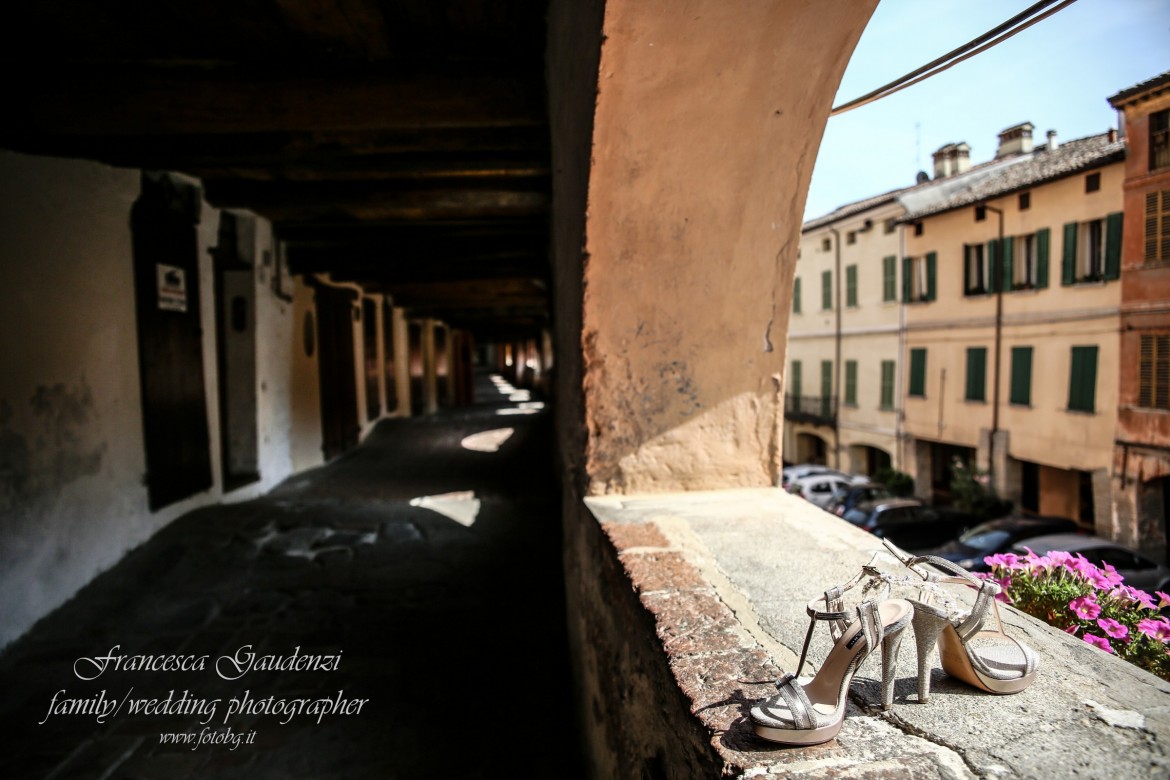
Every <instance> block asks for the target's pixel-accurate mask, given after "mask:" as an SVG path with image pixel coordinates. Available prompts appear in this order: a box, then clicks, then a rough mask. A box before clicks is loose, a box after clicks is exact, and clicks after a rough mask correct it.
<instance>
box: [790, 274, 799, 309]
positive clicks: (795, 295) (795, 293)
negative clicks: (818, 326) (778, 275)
mask: <svg viewBox="0 0 1170 780" xmlns="http://www.w3.org/2000/svg"><path fill="white" fill-rule="evenodd" d="M792 313H793V314H800V277H799V276H798V277H796V278H795V279H794V280H792Z"/></svg>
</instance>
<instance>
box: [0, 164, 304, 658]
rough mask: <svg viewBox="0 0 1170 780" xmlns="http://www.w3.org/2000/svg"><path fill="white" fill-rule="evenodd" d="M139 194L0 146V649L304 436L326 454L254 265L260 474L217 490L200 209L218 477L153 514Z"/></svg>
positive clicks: (210, 302)
mask: <svg viewBox="0 0 1170 780" xmlns="http://www.w3.org/2000/svg"><path fill="white" fill-rule="evenodd" d="M139 191H140V179H139V172H138V171H128V170H118V169H114V168H109V167H106V166H103V165H98V164H94V163H87V162H77V161H68V160H56V159H46V158H38V157H30V156H24V155H17V154H10V153H3V154H0V242H2V243H0V310H3V311H4V312H5V322H6V327H4V328H3V329H0V359H2V361H3V366H4V371H2V372H0V602H2V603H3V604H4V605H5V609H4V610H3V611H2V612H0V647H2V646H4V645H6V644H8V643H9V642H10V641H12V640H13V639H14V638H15V637H17V636H19V635H20V634H21V633H22V632H23V631H24V630H26V629H27V628H28V627H29V626H31V625H32V623H33V622H35V621H36V620H37V619H38V618H39V617H41V616H42V615H44V614H45V613H47V612H48V611H49V610H51V609H53V608H54V607H56V606H58V605H59V604H61V603H62V602H63V601H65V600H66V599H67V598H69V597H70V596H71V595H72V594H73V593H74V592H76V591H77V589H78V588H80V587H81V586H82V585H84V584H85V583H86V582H88V581H89V580H90V579H91V578H92V577H93V576H95V575H96V574H97V573H99V572H100V571H102V570H103V569H105V568H107V567H109V566H110V565H111V564H113V563H115V562H116V561H117V560H118V559H119V558H120V557H121V556H122V554H123V553H125V552H126V551H127V550H128V549H130V548H132V547H134V546H135V545H137V544H139V543H141V542H142V541H144V540H145V539H147V538H148V537H149V536H150V535H151V534H152V533H153V532H154V531H156V530H158V529H159V528H161V527H162V526H164V525H166V524H167V523H168V522H170V521H171V520H173V519H174V518H176V517H178V516H179V515H180V514H182V513H184V512H187V511H189V510H191V509H192V508H195V507H197V506H201V505H203V504H207V503H210V502H213V501H217V500H220V499H223V498H229V499H230V500H238V499H243V498H247V497H250V496H253V495H256V494H257V493H260V492H263V491H265V490H267V489H268V488H270V487H271V486H273V485H275V484H276V483H278V482H279V481H281V480H282V479H284V478H285V477H287V476H288V475H289V473H291V471H292V469H293V460H294V458H293V457H292V453H293V452H295V451H298V449H299V448H302V447H311V446H313V445H312V444H306V441H307V442H316V446H317V462H319V460H320V449H319V443H320V422H319V416H318V414H317V413H314V412H304V408H305V405H304V403H303V402H302V399H299V398H294V390H293V384H292V383H293V379H294V376H296V375H298V366H297V363H296V361H295V360H294V359H293V355H294V354H295V351H294V350H292V349H291V347H292V340H291V339H290V338H289V336H288V333H289V330H291V329H292V327H293V326H292V320H293V319H294V316H295V309H296V307H295V306H294V305H292V304H289V303H288V302H286V301H284V300H281V299H280V298H279V297H277V296H276V294H275V291H274V289H273V287H272V284H271V282H272V280H271V273H272V271H273V269H272V268H271V267H268V268H265V267H264V266H263V264H262V261H261V262H260V263H259V264H258V267H257V268H256V269H254V270H255V271H256V276H255V278H256V289H255V296H254V299H255V302H256V311H255V321H256V326H257V343H258V344H261V345H263V347H262V348H260V349H258V352H257V356H256V382H257V385H258V386H257V398H258V401H257V408H256V412H257V433H258V437H259V438H258V459H259V466H260V474H261V479H260V481H258V482H254V483H252V484H251V485H249V486H247V487H245V488H242V489H239V490H236V491H233V492H231V493H230V494H228V495H227V496H225V495H224V493H223V489H222V478H221V475H222V471H221V466H220V459H221V458H220V446H219V443H220V431H219V427H220V426H219V393H218V378H217V373H216V360H215V348H216V347H215V339H214V334H215V325H214V322H215V319H214V317H215V298H214V274H213V269H212V256H211V254H210V252H209V251H208V250H209V249H210V248H211V247H213V246H214V245H215V243H216V241H217V229H218V223H219V219H218V213H217V212H216V211H215V210H214V209H211V208H210V207H207V206H206V205H204V208H203V212H202V219H201V222H200V225H199V227H198V231H197V233H198V242H199V247H198V256H199V263H200V266H199V276H200V280H199V281H200V298H201V307H202V309H201V310H202V321H203V333H204V337H203V345H202V346H203V364H204V366H203V367H204V389H205V394H206V400H207V416H208V423H209V429H210V442H209V444H210V454H211V466H212V475H213V480H214V481H213V485H212V487H211V489H210V490H207V491H204V492H202V493H199V494H196V495H194V496H192V497H190V498H187V499H185V500H182V501H179V502H178V503H175V504H172V505H170V506H167V507H165V508H164V509H162V510H160V511H157V512H151V511H150V510H149V508H148V504H147V491H146V488H145V486H144V473H145V471H146V463H145V456H144V449H143V447H144V445H143V431H142V410H141V403H140V398H141V395H140V390H139V377H138V373H139V371H138V341H137V324H136V315H135V301H134V278H133V251H132V244H131V232H130V209H131V206H132V205H133V203H134V201H135V199H136V198H137V197H138V195H139ZM256 236H257V237H256V241H257V242H258V243H257V247H256V249H257V252H256V257H257V258H258V259H261V258H263V257H264V254H263V253H264V251H265V250H271V248H272V245H271V230H270V229H269V227H268V226H267V225H266V224H265V223H263V222H262V221H258V222H257V231H256ZM290 284H291V282H290ZM294 289H295V288H294ZM296 294H297V296H298V300H303V293H302V292H300V291H299V290H296ZM302 354H303V353H302ZM302 368H303V367H302ZM314 383H315V382H314ZM311 460H312V458H311V457H307V458H304V459H301V463H300V464H299V465H300V466H301V467H303V466H305V465H310V463H309V462H306V461H311Z"/></svg>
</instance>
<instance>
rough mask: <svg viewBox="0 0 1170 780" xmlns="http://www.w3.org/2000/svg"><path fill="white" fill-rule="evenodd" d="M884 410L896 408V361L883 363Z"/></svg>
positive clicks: (884, 361) (882, 404)
mask: <svg viewBox="0 0 1170 780" xmlns="http://www.w3.org/2000/svg"><path fill="white" fill-rule="evenodd" d="M881 408H882V409H893V408H894V361H892V360H883V361H882V400H881Z"/></svg>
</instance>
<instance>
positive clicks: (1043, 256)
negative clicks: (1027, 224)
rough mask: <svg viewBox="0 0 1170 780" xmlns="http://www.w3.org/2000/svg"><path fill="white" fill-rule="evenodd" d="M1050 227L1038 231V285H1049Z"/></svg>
mask: <svg viewBox="0 0 1170 780" xmlns="http://www.w3.org/2000/svg"><path fill="white" fill-rule="evenodd" d="M1048 236H1049V230H1048V228H1040V229H1039V230H1037V231H1036V286H1037V287H1047V286H1048V243H1049V241H1048Z"/></svg>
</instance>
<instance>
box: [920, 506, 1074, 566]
mask: <svg viewBox="0 0 1170 780" xmlns="http://www.w3.org/2000/svg"><path fill="white" fill-rule="evenodd" d="M1076 530H1077V524H1076V523H1075V522H1074V521H1072V520H1069V519H1068V518H1067V517H1001V518H998V519H996V520H988V521H987V522H986V523H980V524H979V525H977V526H975V527H974V528H972V529H970V530H969V531H967V532H966V533H964V534H963V535H962V536H960V537H959V538H958V539H955V540H953V541H950V542H947V543H946V544H944V545H942V546H941V547H936V548H934V549H933V550H926V551H925V554H926V555H937V556H938V557H939V558H945V559H946V560H948V561H954V562H955V563H957V564H959V565H960V566H962V567H963V568H964V569H967V570H968V571H988V570H989V569H990V568H991V567H990V566H988V565H987V564H986V563H984V562H983V559H984V558H986V557H987V556H988V555H995V554H996V553H1003V552H1007V551H1008V550H1010V549H1011V547H1012V545H1013V544H1016V543H1017V542H1020V541H1023V540H1026V539H1031V538H1032V537H1034V536H1043V535H1045V534H1058V533H1059V534H1065V533H1067V534H1071V533H1075V532H1076Z"/></svg>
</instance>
